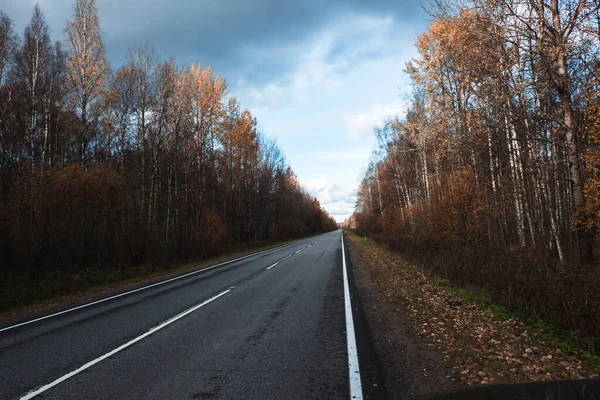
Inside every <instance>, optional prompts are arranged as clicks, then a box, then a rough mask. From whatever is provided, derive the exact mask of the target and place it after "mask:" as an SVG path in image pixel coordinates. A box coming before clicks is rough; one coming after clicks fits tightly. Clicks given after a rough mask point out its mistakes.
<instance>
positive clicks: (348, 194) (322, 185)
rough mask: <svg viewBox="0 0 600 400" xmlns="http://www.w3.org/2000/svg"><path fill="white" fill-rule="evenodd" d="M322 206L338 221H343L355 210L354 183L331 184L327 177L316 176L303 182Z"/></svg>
mask: <svg viewBox="0 0 600 400" xmlns="http://www.w3.org/2000/svg"><path fill="white" fill-rule="evenodd" d="M301 183H302V186H304V188H305V189H306V190H307V191H308V193H310V194H311V195H312V196H314V197H316V198H317V199H318V200H319V203H321V206H322V207H323V208H324V209H325V210H327V212H328V213H329V214H330V215H331V216H333V217H334V218H335V219H336V220H337V221H343V220H344V218H346V217H347V216H348V215H349V214H352V212H353V211H354V204H355V202H356V187H355V186H354V185H338V184H331V183H329V181H328V180H327V178H315V179H309V180H307V181H303V182H301Z"/></svg>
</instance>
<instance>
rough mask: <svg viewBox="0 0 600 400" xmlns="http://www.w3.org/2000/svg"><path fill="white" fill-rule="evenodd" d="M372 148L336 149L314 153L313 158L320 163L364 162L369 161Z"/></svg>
mask: <svg viewBox="0 0 600 400" xmlns="http://www.w3.org/2000/svg"><path fill="white" fill-rule="evenodd" d="M371 150H372V148H371V147H370V146H369V147H350V148H345V149H334V150H326V151H318V152H312V153H311V155H312V158H313V159H315V160H319V161H334V162H339V161H354V162H363V161H364V160H368V158H369V156H370V155H371Z"/></svg>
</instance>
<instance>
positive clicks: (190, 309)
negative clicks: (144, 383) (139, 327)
mask: <svg viewBox="0 0 600 400" xmlns="http://www.w3.org/2000/svg"><path fill="white" fill-rule="evenodd" d="M229 292H231V289H227V290H225V291H223V292H221V293H219V294H217V295H216V296H213V297H211V298H209V299H208V300H205V301H203V302H202V303H200V304H197V305H195V306H193V307H192V308H189V309H187V310H186V311H183V312H181V313H179V314H177V315H176V316H174V317H172V318H170V319H168V320H166V321H165V322H162V323H160V324H159V325H157V326H155V327H154V328H152V329H150V330H149V331H148V332H146V333H144V334H143V335H140V336H138V337H136V338H135V339H132V340H130V341H129V342H127V343H125V344H124V345H121V346H119V347H117V348H116V349H114V350H112V351H110V352H108V353H106V354H104V355H103V356H100V357H98V358H96V359H94V360H92V361H90V362H88V363H86V364H84V365H82V366H81V367H79V368H77V369H76V370H74V371H71V372H69V373H68V374H66V375H63V376H61V377H60V378H58V379H56V380H54V381H53V382H50V383H49V384H47V385H44V386H42V387H41V388H39V389H37V390H35V391H33V392H30V393H27V394H26V395H25V396H23V397H21V400H28V399H32V398H34V397H35V396H37V395H38V394H41V393H43V392H45V391H46V390H48V389H51V388H53V387H54V386H56V385H58V384H59V383H62V382H64V381H66V380H67V379H69V378H71V377H72V376H75V375H77V374H78V373H80V372H81V371H84V370H86V369H88V368H89V367H91V366H93V365H95V364H98V363H99V362H101V361H103V360H106V359H107V358H108V357H110V356H113V355H115V354H116V353H118V352H120V351H121V350H123V349H126V348H127V347H129V346H131V345H133V344H135V343H137V342H139V341H140V340H142V339H144V338H146V337H148V336H150V335H152V334H153V333H155V332H158V331H159V330H161V329H162V328H164V327H166V326H168V325H171V324H172V323H173V322H175V321H177V320H178V319H181V318H183V317H185V316H186V315H188V314H190V313H192V312H194V311H196V310H197V309H199V308H200V307H203V306H205V305H207V304H208V303H210V302H212V301H214V300H216V299H218V298H219V297H221V296H223V295H225V294H227V293H229Z"/></svg>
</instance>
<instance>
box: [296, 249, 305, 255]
mask: <svg viewBox="0 0 600 400" xmlns="http://www.w3.org/2000/svg"><path fill="white" fill-rule="evenodd" d="M302 250H304V249H300V250H298V251H297V252H295V253H294V254H298V253H300V252H301V251H302Z"/></svg>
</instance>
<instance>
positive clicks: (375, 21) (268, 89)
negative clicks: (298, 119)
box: [236, 15, 394, 107]
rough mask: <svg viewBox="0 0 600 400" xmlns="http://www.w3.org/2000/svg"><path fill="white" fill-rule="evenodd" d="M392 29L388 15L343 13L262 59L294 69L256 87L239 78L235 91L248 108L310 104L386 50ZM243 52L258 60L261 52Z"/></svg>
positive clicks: (270, 52)
mask: <svg viewBox="0 0 600 400" xmlns="http://www.w3.org/2000/svg"><path fill="white" fill-rule="evenodd" d="M393 29H394V19H393V18H392V17H389V16H386V17H373V16H366V15H347V16H345V17H343V18H340V19H338V21H336V22H335V23H333V24H332V25H330V26H329V27H327V28H326V29H323V30H321V31H320V32H317V33H316V34H315V35H312V36H311V37H309V38H308V39H307V41H305V42H303V43H298V44H296V45H293V46H290V45H287V46H286V47H282V48H269V49H268V54H267V53H265V54H264V56H265V58H268V57H272V55H273V54H278V55H279V56H280V57H284V58H287V59H292V60H293V59H296V66H295V68H293V69H292V70H291V71H289V72H287V73H286V74H284V75H282V76H279V77H275V78H274V80H272V81H271V82H269V83H266V84H263V85H259V86H255V85H252V84H251V83H250V82H248V81H246V80H245V79H243V78H240V79H239V80H238V81H237V87H236V92H238V93H239V94H240V95H241V97H243V98H245V99H247V100H248V101H249V102H250V106H251V107H255V106H259V107H281V106H285V105H288V104H290V103H292V102H295V101H301V102H309V101H313V100H314V98H315V97H319V96H322V95H323V94H324V93H326V92H327V91H332V90H336V89H339V88H341V87H343V86H345V84H346V78H347V75H348V73H349V71H350V70H353V69H356V68H359V67H360V66H361V65H363V64H364V63H368V62H369V61H370V60H371V58H373V55H372V54H373V53H377V52H378V51H379V52H384V51H386V50H389V40H390V36H391V34H390V32H391V31H392V30H393ZM384 49H385V50H384ZM340 50H341V51H340ZM247 51H248V52H251V53H252V54H253V55H254V56H255V57H259V56H260V54H261V53H263V52H265V51H266V50H265V49H256V48H252V49H247ZM376 58H380V57H376Z"/></svg>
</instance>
